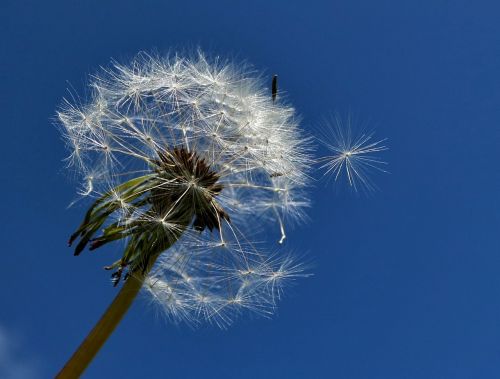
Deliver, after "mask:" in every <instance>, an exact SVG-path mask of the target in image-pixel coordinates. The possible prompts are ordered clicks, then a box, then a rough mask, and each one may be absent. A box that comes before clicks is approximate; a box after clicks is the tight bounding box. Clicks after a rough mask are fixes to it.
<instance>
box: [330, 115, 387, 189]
mask: <svg viewBox="0 0 500 379" xmlns="http://www.w3.org/2000/svg"><path fill="white" fill-rule="evenodd" d="M328 127H329V130H328V132H329V135H327V136H325V138H324V139H323V140H322V141H321V142H322V143H323V144H324V145H325V146H326V147H327V149H328V150H329V151H330V152H331V155H328V156H326V157H323V158H322V159H321V161H322V162H324V163H323V165H322V166H321V168H323V169H326V172H325V175H329V176H331V177H333V178H334V180H335V181H338V180H340V179H342V178H345V179H346V180H347V182H348V183H349V186H351V187H352V188H354V190H355V191H358V190H359V189H364V190H368V191H370V190H373V189H375V186H374V184H373V182H372V181H371V179H370V176H369V171H370V170H371V169H374V170H377V171H381V172H386V171H385V170H384V168H383V167H384V166H385V165H386V164H387V163H386V162H384V161H383V160H381V159H379V158H378V157H377V153H379V152H382V151H384V150H387V147H386V146H384V145H383V143H384V141H385V139H382V140H378V141H377V140H373V138H372V137H373V133H364V132H357V131H356V130H354V127H355V126H354V125H353V121H352V118H351V116H350V115H349V116H348V117H347V119H346V120H345V121H344V120H342V118H341V116H340V115H339V114H338V113H337V114H335V116H334V119H333V121H332V123H331V124H329V125H328Z"/></svg>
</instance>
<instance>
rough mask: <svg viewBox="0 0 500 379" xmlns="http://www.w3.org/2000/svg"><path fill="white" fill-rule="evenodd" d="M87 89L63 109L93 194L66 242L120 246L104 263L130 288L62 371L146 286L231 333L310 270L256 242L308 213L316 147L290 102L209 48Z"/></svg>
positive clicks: (107, 76) (177, 309)
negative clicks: (86, 95) (240, 318)
mask: <svg viewBox="0 0 500 379" xmlns="http://www.w3.org/2000/svg"><path fill="white" fill-rule="evenodd" d="M90 88H91V96H90V99H89V101H88V102H85V103H83V104H75V103H74V102H70V101H65V102H64V104H63V106H62V108H61V109H60V111H59V113H58V119H59V124H60V125H61V127H62V129H63V135H64V139H65V141H66V143H67V145H68V147H69V149H70V154H69V157H68V165H70V166H71V167H73V168H74V169H75V170H76V171H77V172H79V173H80V174H81V179H82V187H81V190H80V191H79V192H80V195H82V196H84V197H89V198H92V199H93V203H92V205H91V206H90V208H89V209H88V211H87V213H86V214H85V216H84V218H83V221H82V223H81V225H80V226H79V227H78V228H77V229H76V231H75V232H74V233H73V234H72V235H71V237H70V240H69V244H70V245H72V246H74V253H75V255H79V254H81V253H82V252H83V251H84V250H85V249H86V248H89V250H96V249H98V248H100V247H101V246H103V245H106V244H108V243H111V242H115V241H124V246H125V247H124V251H123V255H122V257H121V258H120V259H119V260H118V261H116V262H111V263H110V264H109V265H108V266H107V267H106V269H108V270H111V271H112V275H111V280H112V283H113V284H114V285H115V286H117V285H118V284H119V283H120V282H121V281H122V282H124V284H123V286H122V288H121V290H120V292H119V294H118V295H117V297H116V299H115V300H114V302H113V303H112V304H111V305H110V307H109V308H108V310H107V311H106V313H105V314H104V315H103V317H102V318H101V320H100V321H99V322H98V324H97V325H96V326H95V328H94V329H93V330H92V331H91V333H90V334H89V336H88V337H87V339H86V340H85V341H84V342H83V343H82V345H81V346H80V348H79V349H78V350H77V352H76V353H75V354H74V355H73V357H72V358H71V359H70V361H69V362H68V364H67V365H66V366H65V368H63V370H62V371H61V373H60V374H59V377H71V376H76V375H79V374H80V373H81V372H83V370H84V369H85V367H86V366H87V365H88V363H89V362H90V360H91V359H92V358H93V356H94V355H95V354H96V353H97V351H98V350H99V348H100V347H101V346H102V344H103V343H104V342H105V340H106V339H107V337H108V336H109V335H110V334H111V332H112V331H113V329H114V328H115V327H116V325H117V324H118V322H119V321H120V319H121V317H122V316H123V315H124V313H125V312H126V311H127V309H128V308H129V306H130V305H131V303H132V301H133V299H134V298H135V296H136V294H137V293H138V292H139V290H140V289H141V288H144V289H145V292H146V293H147V294H149V295H150V299H151V301H152V302H153V303H155V304H158V305H159V306H160V307H161V309H162V311H163V312H164V313H165V315H166V316H167V317H168V319H170V320H172V321H173V322H180V321H185V322H188V323H190V324H197V323H200V322H203V321H208V322H212V323H214V324H216V325H219V326H221V327H225V326H227V325H229V324H230V323H231V322H232V321H233V320H234V318H235V317H236V316H237V315H238V314H240V313H242V312H245V311H253V312H257V313H259V314H262V315H270V314H272V312H273V310H274V309H275V307H276V302H277V301H278V300H279V298H280V297H281V294H282V290H283V287H284V285H285V284H286V283H287V281H289V280H291V279H293V278H297V277H300V276H304V275H305V274H304V272H303V267H302V265H301V264H300V263H298V262H296V261H295V260H293V259H292V258H291V256H290V255H283V254H278V255H277V254H268V253H267V252H266V251H265V250H264V248H263V247H262V246H261V244H257V243H256V242H255V238H252V237H254V236H257V235H261V236H266V235H268V234H269V233H272V232H274V234H275V240H277V241H279V242H280V243H282V242H283V241H284V240H285V238H286V230H287V224H289V223H290V222H291V221H292V222H293V221H297V220H300V219H303V218H304V217H305V215H304V209H305V208H307V207H308V206H309V201H308V198H307V196H306V194H305V188H306V187H307V185H308V183H309V181H310V179H309V177H308V175H307V173H308V172H309V168H310V163H311V159H310V155H309V139H308V138H306V137H305V136H304V135H303V133H302V132H301V131H300V129H299V128H298V123H297V120H296V118H295V110H294V109H293V108H292V107H291V106H289V105H286V104H284V103H283V102H282V101H279V99H276V97H275V93H274V92H273V96H271V94H270V93H269V91H268V90H267V89H266V88H265V87H263V86H262V85H261V83H260V81H259V80H258V79H256V78H255V77H253V76H252V75H251V74H250V73H249V72H248V71H246V70H245V69H244V68H241V66H236V65H234V64H231V63H230V62H222V61H221V60H219V59H215V60H213V61H209V60H208V59H207V58H206V57H205V56H204V55H203V54H202V53H198V54H197V55H196V56H194V57H188V58H184V57H181V56H177V55H175V56H171V57H168V58H162V59H161V58H157V57H151V56H149V55H146V54H140V55H138V56H137V57H136V58H135V59H134V60H133V61H132V62H131V63H130V64H129V65H121V64H118V63H114V65H113V67H112V68H110V69H107V70H104V72H103V73H102V74H100V75H97V76H94V77H93V79H92V81H91V84H90ZM259 229H260V232H263V233H262V234H259ZM250 231H252V232H251V233H250Z"/></svg>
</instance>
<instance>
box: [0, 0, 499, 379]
mask: <svg viewBox="0 0 500 379" xmlns="http://www.w3.org/2000/svg"><path fill="white" fill-rule="evenodd" d="M235 3H236V2H234V1H221V2H215V1H189V0H185V1H177V2H173V1H172V2H170V1H169V2H167V1H144V2H132V1H106V2H104V1H85V2H68V1H50V2H40V1H12V0H3V1H2V3H1V5H0V57H1V58H0V83H1V84H0V88H1V91H0V109H1V112H2V116H1V122H2V125H1V137H2V141H3V145H2V146H3V147H2V149H0V162H1V168H2V181H1V182H2V184H1V186H0V189H1V198H2V212H1V213H0V223H1V225H2V228H1V229H0V242H1V253H0V254H1V267H2V274H1V276H0V288H2V291H0V304H1V305H0V377H6V378H15V377H17V378H19V377H21V378H22V377H25V378H30V379H31V378H38V377H39V378H49V377H51V375H53V374H55V373H56V372H57V371H58V370H59V368H60V367H61V365H62V364H63V363H64V362H65V360H66V359H67V358H68V356H69V355H70V353H72V352H73V350H74V348H75V347H76V346H77V344H78V343H79V342H80V340H81V339H82V338H83V336H84V335H85V334H86V333H87V331H88V330H89V328H90V327H91V326H92V325H93V323H94V322H95V321H96V320H97V318H98V317H99V316H100V314H101V312H102V311H103V310H104V309H105V307H106V306H107V304H108V303H109V302H110V300H111V299H112V298H113V296H114V294H115V293H116V289H114V288H112V287H111V286H110V285H109V281H108V273H106V272H103V271H102V270H101V267H102V266H103V264H105V263H107V262H108V261H107V260H104V261H103V260H102V259H100V256H99V254H96V255H90V254H85V255H82V256H81V257H79V258H75V257H73V255H72V251H71V250H70V249H68V248H67V247H66V241H67V238H68V235H69V234H70V232H71V231H72V230H73V228H74V226H75V225H77V224H78V223H79V221H80V218H81V216H82V212H83V210H84V209H83V208H78V207H76V208H71V209H66V206H67V205H68V204H69V203H70V202H71V201H72V200H73V199H74V197H75V196H74V193H75V189H74V185H75V183H74V182H73V181H72V180H71V175H70V174H68V173H67V172H66V171H65V169H64V164H63V163H62V159H63V158H64V157H65V155H66V152H65V150H64V147H63V144H62V142H61V139H60V135H59V133H58V131H57V130H56V128H54V126H53V125H52V122H51V118H52V117H53V115H54V112H55V109H56V107H57V106H58V105H59V104H60V101H61V98H62V97H63V96H64V95H65V94H66V92H65V91H66V88H67V87H68V82H69V83H71V85H72V86H73V87H74V88H75V90H76V92H78V93H83V91H84V83H85V78H86V75H87V74H90V73H93V72H94V71H95V70H96V69H97V68H98V67H99V66H100V65H106V64H108V62H109V60H110V58H116V59H118V60H122V61H126V60H127V59H128V58H130V57H132V56H133V55H134V54H135V53H137V52H138V51H140V50H145V51H151V50H156V51H158V52H165V51H167V50H169V49H172V50H176V49H185V48H186V47H187V48H192V47H196V46H200V47H202V49H203V50H205V51H207V52H209V53H212V54H220V55H223V56H226V57H236V58H238V59H246V60H248V61H250V62H252V63H253V64H255V66H256V68H257V69H259V70H264V71H265V72H267V73H268V74H269V77H271V75H272V74H273V73H278V74H279V77H280V87H281V88H282V89H283V90H285V91H286V92H287V96H288V99H289V100H290V101H291V102H292V103H293V104H294V105H295V106H296V108H297V109H298V111H299V113H300V114H301V116H302V118H303V126H304V128H306V129H308V130H310V131H311V130H313V127H314V126H315V125H318V124H319V123H320V122H321V120H322V118H323V117H324V116H325V115H327V114H328V113H329V112H331V111H334V110H338V111H340V112H347V111H349V110H351V111H353V112H354V113H355V114H357V115H358V116H359V118H360V119H363V120H368V121H369V123H370V126H372V127H373V128H375V129H376V131H377V135H378V136H380V137H387V138H388V139H389V140H388V145H389V146H390V151H388V152H387V153H386V154H385V159H386V160H388V161H389V163H390V166H389V170H390V172H391V174H390V175H385V176H379V177H378V178H377V184H378V186H379V187H380V191H379V192H378V193H375V194H372V195H371V196H369V197H366V196H355V195H352V194H350V193H348V192H345V191H344V192H341V193H340V194H336V193H335V191H334V190H333V189H332V188H331V187H327V186H326V185H325V184H324V183H323V182H320V183H318V184H317V186H316V189H315V190H314V191H313V193H312V197H313V202H314V206H313V208H312V209H311V211H310V213H309V215H310V217H311V220H312V221H311V223H309V224H308V225H306V226H304V227H302V228H301V230H297V229H296V230H295V232H294V233H293V234H292V235H291V236H290V239H289V241H288V242H287V243H288V246H289V247H290V248H293V249H295V250H296V251H299V252H302V251H306V252H308V253H309V256H310V257H311V258H312V259H313V260H314V262H315V267H314V270H313V271H314V276H313V277H312V278H309V279H305V280H302V281H301V282H300V283H298V285H297V286H295V287H294V288H293V289H292V290H291V291H289V292H288V296H287V297H286V298H285V299H284V301H282V303H281V306H280V308H279V311H278V313H277V315H276V316H275V317H274V318H273V319H271V320H268V319H252V318H244V319H240V320H239V321H238V322H237V323H236V324H235V325H234V326H233V327H232V328H230V329H228V330H226V331H221V330H219V329H217V328H215V327H211V326H205V327H202V328H199V329H197V330H191V329H189V328H187V327H183V326H174V325H168V324H165V322H164V321H162V320H161V319H159V318H158V317H156V316H155V314H154V312H152V311H151V309H150V308H149V307H148V306H146V303H145V302H144V301H139V302H137V303H136V304H135V305H134V307H133V308H132V310H131V311H130V312H129V314H128V315H127V317H126V319H125V320H124V321H123V322H122V324H121V325H120V326H119V328H118V330H117V331H116V332H115V333H114V335H113V336H112V337H111V339H110V340H109V341H108V343H107V344H106V345H105V347H104V348H103V350H102V351H101V353H100V354H99V356H98V357H97V359H96V360H95V361H94V362H93V364H92V366H91V367H90V368H89V370H88V371H87V373H86V377H88V378H141V377H142V378H201V377H204V378H235V377H238V378H381V379H382V378H383V379H387V378H454V379H456V378H498V377H500V275H499V272H500V251H499V245H500V244H499V235H500V233H499V232H500V200H499V193H500V168H499V161H500V159H499V158H500V157H499V151H500V23H499V22H498V15H499V14H500V6H498V4H497V2H494V1H481V2H477V1H462V0H457V1H441V0H419V1H394V0H393V1H384V0H383V1H369V0H363V1H361V0H360V1H351V0H334V1H323V2H319V1H318V2H312V1H309V2H298V1H295V2H293V1H281V2H280V1H275V2H271V1H252V2H250V1H249V2H245V3H243V2H242V3H241V4H235ZM21 367H24V369H23V370H24V371H23V370H21ZM15 373H17V374H15ZM15 375H17V376H15Z"/></svg>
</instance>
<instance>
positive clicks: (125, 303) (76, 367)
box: [56, 256, 157, 379]
mask: <svg viewBox="0 0 500 379" xmlns="http://www.w3.org/2000/svg"><path fill="white" fill-rule="evenodd" d="M156 258H157V256H156V257H155V258H154V260H156ZM152 263H154V262H151V265H149V267H148V270H147V271H149V269H150V268H151V266H152ZM146 276H147V272H146V273H144V274H143V275H141V276H137V275H134V276H132V275H131V276H130V277H129V278H128V279H127V281H126V282H125V283H124V284H123V286H122V288H121V290H120V292H119V293H118V295H117V296H116V297H115V299H114V300H113V302H112V303H111V305H110V306H109V307H108V309H107V310H106V312H105V313H104V314H103V315H102V317H101V319H100V320H99V321H98V322H97V324H96V325H95V326H94V328H93V329H92V330H91V331H90V333H89V334H88V335H87V337H86V338H85V340H84V341H83V342H82V344H81V345H80V346H79V347H78V349H77V350H76V351H75V353H74V354H73V356H72V357H71V358H70V359H69V360H68V362H67V363H66V365H65V366H64V367H63V368H62V370H61V371H60V372H59V373H58V374H57V376H56V378H57V379H66V378H68V379H73V378H79V377H80V375H81V374H82V373H83V371H84V370H85V369H86V368H87V366H88V365H89V364H90V362H91V361H92V359H93V358H94V357H95V355H96V354H97V352H98V351H99V349H100V348H101V347H102V346H103V345H104V342H106V340H107V339H108V338H109V336H110V335H111V333H113V331H114V330H115V328H116V327H117V325H118V324H119V323H120V321H121V319H122V318H123V316H124V315H125V313H126V312H127V310H128V309H129V308H130V306H131V305H132V302H133V301H134V299H135V297H136V296H137V294H138V293H139V290H140V289H141V287H142V284H143V283H144V279H145V278H146Z"/></svg>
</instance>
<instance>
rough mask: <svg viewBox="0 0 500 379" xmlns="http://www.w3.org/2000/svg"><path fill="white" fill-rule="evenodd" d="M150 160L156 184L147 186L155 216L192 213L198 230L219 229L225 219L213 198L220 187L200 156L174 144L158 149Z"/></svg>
mask: <svg viewBox="0 0 500 379" xmlns="http://www.w3.org/2000/svg"><path fill="white" fill-rule="evenodd" d="M153 163H154V165H155V166H156V167H155V171H156V173H157V175H158V177H159V179H160V184H159V185H158V186H156V187H155V188H153V189H151V195H150V201H151V204H152V208H153V210H154V212H155V213H156V214H157V215H158V216H160V217H164V216H165V215H166V214H167V213H168V214H169V215H172V216H174V217H175V216H176V215H186V214H189V215H192V216H193V218H194V222H193V227H194V228H195V229H196V230H199V231H202V230H204V229H205V228H208V229H209V230H210V231H212V230H213V229H214V228H216V229H219V228H220V223H221V220H222V219H224V220H226V221H229V215H228V214H227V213H226V212H225V211H224V210H223V209H222V207H221V206H220V205H219V203H218V202H217V201H216V200H215V197H216V196H217V195H219V194H220V192H221V191H222V189H223V188H224V186H223V185H222V184H221V183H219V179H220V175H219V174H218V173H217V172H215V171H213V170H212V169H211V167H210V165H209V164H208V163H207V162H206V160H205V159H204V158H201V157H199V156H198V154H197V153H196V152H193V151H188V150H187V149H186V148H184V147H180V148H177V147H174V148H173V149H172V150H168V151H162V152H158V159H156V160H154V161H153Z"/></svg>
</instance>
